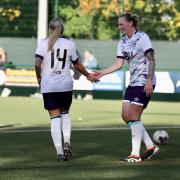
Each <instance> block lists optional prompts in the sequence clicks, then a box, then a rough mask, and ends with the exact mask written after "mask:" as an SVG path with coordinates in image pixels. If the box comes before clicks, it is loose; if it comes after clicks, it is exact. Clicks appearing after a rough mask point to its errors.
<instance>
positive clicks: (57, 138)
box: [51, 116, 64, 155]
mask: <svg viewBox="0 0 180 180" xmlns="http://www.w3.org/2000/svg"><path fill="white" fill-rule="evenodd" d="M51 136H52V139H53V142H54V147H55V149H56V152H57V154H62V155H63V154H64V152H63V149H62V135H61V118H60V116H58V117H51Z"/></svg>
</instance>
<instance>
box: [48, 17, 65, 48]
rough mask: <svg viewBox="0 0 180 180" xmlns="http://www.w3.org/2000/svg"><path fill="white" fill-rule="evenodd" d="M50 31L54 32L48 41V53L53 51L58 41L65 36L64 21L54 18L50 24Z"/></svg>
mask: <svg viewBox="0 0 180 180" xmlns="http://www.w3.org/2000/svg"><path fill="white" fill-rule="evenodd" d="M49 29H50V30H52V33H51V34H50V36H49V41H48V51H51V50H52V47H53V46H54V44H55V42H56V40H57V39H58V38H59V37H60V35H62V34H63V31H64V24H63V21H62V20H61V19H59V18H54V19H52V20H51V21H50V23H49Z"/></svg>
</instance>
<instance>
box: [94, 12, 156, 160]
mask: <svg viewBox="0 0 180 180" xmlns="http://www.w3.org/2000/svg"><path fill="white" fill-rule="evenodd" d="M118 27H119V30H120V31H121V32H122V33H123V37H122V39H121V40H120V42H119V44H118V47H117V60H116V62H115V63H114V64H113V65H112V66H110V67H108V68H106V69H104V70H102V71H96V73H97V77H98V78H100V77H102V76H103V75H106V74H109V73H112V72H114V71H116V70H119V69H121V67H122V66H123V63H124V60H127V62H128V64H129V70H130V84H129V86H128V87H127V89H126V92H125V95H124V100H123V104H122V118H123V120H124V121H125V122H126V123H127V124H128V126H129V127H130V128H131V134H132V151H131V154H130V155H129V156H128V157H126V158H123V160H124V161H127V162H139V161H143V160H145V159H149V158H150V157H151V156H152V155H154V154H155V153H157V152H158V151H159V148H158V147H157V146H156V145H155V144H154V143H153V141H152V140H151V138H150V136H149V135H148V133H147V131H146V129H145V128H144V126H143V124H142V122H141V121H140V119H141V114H142V112H143V110H144V109H145V108H146V107H147V105H148V103H149V100H150V98H151V95H152V93H153V89H154V87H155V84H156V79H155V74H154V70H155V58H154V49H153V47H152V44H151V41H150V39H149V36H148V35H147V34H146V33H144V32H140V31H138V17H137V16H136V15H135V14H131V13H124V14H122V15H121V16H120V17H119V19H118ZM141 141H144V143H145V145H146V148H147V151H146V153H145V154H144V155H142V156H140V147H141Z"/></svg>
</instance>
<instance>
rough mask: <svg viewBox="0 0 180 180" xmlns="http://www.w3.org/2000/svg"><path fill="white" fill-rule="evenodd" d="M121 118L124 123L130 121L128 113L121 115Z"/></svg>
mask: <svg viewBox="0 0 180 180" xmlns="http://www.w3.org/2000/svg"><path fill="white" fill-rule="evenodd" d="M121 117H122V119H123V120H124V121H125V122H127V121H129V119H130V115H129V113H122V114H121Z"/></svg>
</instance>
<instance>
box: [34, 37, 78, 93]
mask: <svg viewBox="0 0 180 180" xmlns="http://www.w3.org/2000/svg"><path fill="white" fill-rule="evenodd" d="M47 49H48V39H44V40H41V42H40V43H39V45H38V47H37V50H36V57H39V58H41V59H43V62H42V68H41V69H42V70H41V84H40V89H41V93H48V92H65V91H72V89H73V79H72V76H71V71H70V67H71V62H72V63H76V62H77V60H78V55H77V51H76V46H75V43H74V42H73V41H70V40H68V39H65V38H58V39H57V41H56V42H55V44H54V46H53V48H52V50H51V51H47Z"/></svg>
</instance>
